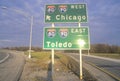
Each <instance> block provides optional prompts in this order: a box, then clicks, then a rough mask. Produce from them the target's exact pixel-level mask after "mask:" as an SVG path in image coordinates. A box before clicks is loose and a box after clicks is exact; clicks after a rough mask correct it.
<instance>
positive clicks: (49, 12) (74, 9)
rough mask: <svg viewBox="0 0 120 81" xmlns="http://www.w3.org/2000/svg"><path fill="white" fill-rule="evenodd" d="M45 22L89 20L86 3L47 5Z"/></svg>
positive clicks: (81, 21)
mask: <svg viewBox="0 0 120 81" xmlns="http://www.w3.org/2000/svg"><path fill="white" fill-rule="evenodd" d="M45 22H46V23H56V22H62V23H64V22H77V23H78V22H80V23H83V22H87V12H86V4H51V5H46V7H45Z"/></svg>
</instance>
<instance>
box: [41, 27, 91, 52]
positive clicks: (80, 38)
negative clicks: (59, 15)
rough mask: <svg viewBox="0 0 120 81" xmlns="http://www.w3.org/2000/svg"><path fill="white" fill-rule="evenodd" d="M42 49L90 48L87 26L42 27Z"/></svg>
mask: <svg viewBox="0 0 120 81" xmlns="http://www.w3.org/2000/svg"><path fill="white" fill-rule="evenodd" d="M43 48H44V49H57V50H69V49H72V50H79V49H84V50H87V49H90V40H89V29H88V27H76V28H75V27H68V28H67V27H56V28H52V27H51V28H50V27H49V28H44V40H43Z"/></svg>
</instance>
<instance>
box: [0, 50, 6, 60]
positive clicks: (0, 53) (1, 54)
mask: <svg viewBox="0 0 120 81" xmlns="http://www.w3.org/2000/svg"><path fill="white" fill-rule="evenodd" d="M7 55H8V54H7V53H5V52H3V51H0V60H3V59H4V58H5V57H6V56H7Z"/></svg>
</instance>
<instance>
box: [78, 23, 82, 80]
mask: <svg viewBox="0 0 120 81" xmlns="http://www.w3.org/2000/svg"><path fill="white" fill-rule="evenodd" d="M78 25H79V27H80V26H81V24H80V23H78ZM81 45H82V43H81ZM79 53H80V80H82V79H83V72H82V50H81V49H79Z"/></svg>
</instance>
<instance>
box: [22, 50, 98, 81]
mask: <svg viewBox="0 0 120 81" xmlns="http://www.w3.org/2000/svg"><path fill="white" fill-rule="evenodd" d="M25 55H27V56H28V52H25ZM31 56H32V58H31V59H27V60H26V66H25V69H24V72H23V75H22V79H24V80H26V81H29V80H28V79H34V80H32V81H39V79H40V78H39V79H38V78H36V76H37V77H40V76H38V75H39V73H40V72H41V71H44V70H46V71H51V65H50V64H51V52H46V51H42V52H32V53H31ZM54 58H55V59H54V60H55V64H54V70H55V71H60V72H73V73H74V74H76V75H77V76H78V77H79V70H78V69H79V63H78V62H76V61H75V60H74V59H72V58H70V57H68V56H67V55H64V54H63V53H61V52H55V56H54ZM35 73H36V74H35ZM31 75H32V76H31ZM33 75H34V76H33ZM26 77H27V78H26ZM25 78H26V79H25ZM83 78H84V80H85V81H96V79H95V78H94V77H92V76H91V75H90V73H89V72H88V71H87V70H85V69H84V68H83ZM22 79H21V80H20V81H22ZM36 79H37V80H36ZM40 81H45V80H40Z"/></svg>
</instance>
